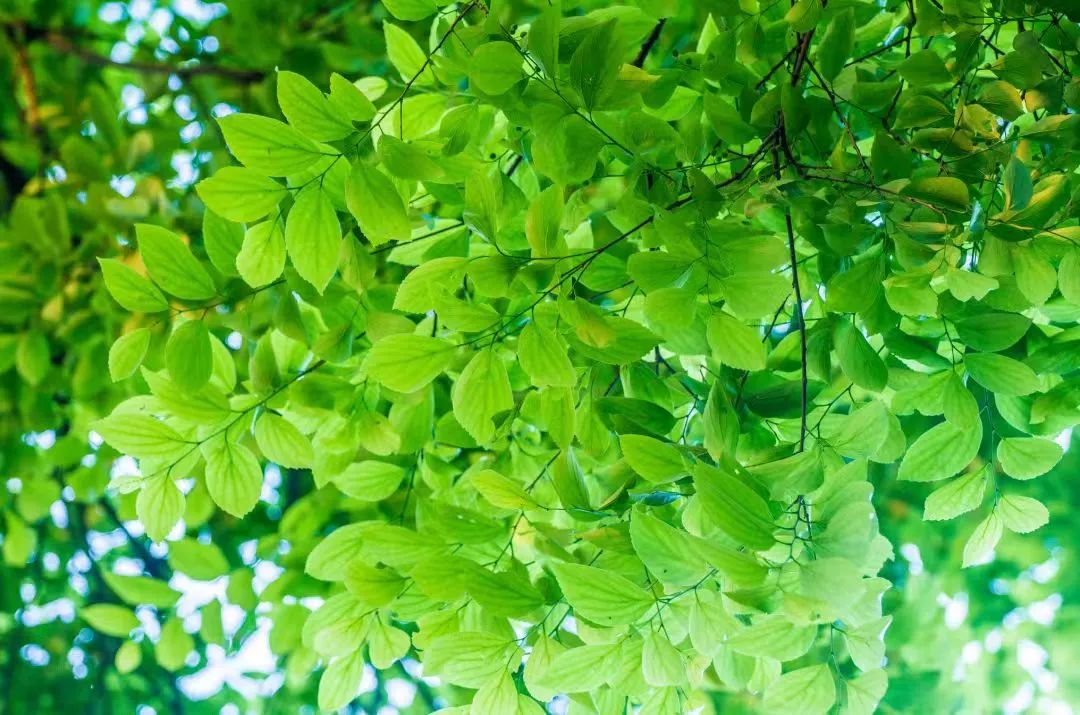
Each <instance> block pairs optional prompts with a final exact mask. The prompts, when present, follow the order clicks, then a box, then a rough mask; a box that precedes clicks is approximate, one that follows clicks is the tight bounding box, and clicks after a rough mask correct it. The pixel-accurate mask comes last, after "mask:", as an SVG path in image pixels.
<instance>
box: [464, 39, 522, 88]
mask: <svg viewBox="0 0 1080 715" xmlns="http://www.w3.org/2000/svg"><path fill="white" fill-rule="evenodd" d="M521 63H522V59H521V55H520V54H519V53H518V51H517V49H515V48H514V46H513V45H512V44H510V43H509V42H502V41H498V42H486V43H484V44H483V45H480V46H479V47H477V48H476V49H475V50H474V51H473V53H472V57H471V58H470V59H469V81H470V82H471V83H472V84H474V85H476V87H477V89H479V90H480V91H481V92H483V93H485V94H503V93H504V92H506V91H507V90H509V89H510V88H511V87H513V86H514V85H515V84H517V83H518V81H519V80H520V79H521V78H522V76H523V73H522V70H521Z"/></svg>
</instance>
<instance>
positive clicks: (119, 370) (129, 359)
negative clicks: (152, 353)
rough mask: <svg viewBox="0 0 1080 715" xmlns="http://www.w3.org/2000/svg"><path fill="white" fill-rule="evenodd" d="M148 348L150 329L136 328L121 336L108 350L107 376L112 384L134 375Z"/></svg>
mask: <svg viewBox="0 0 1080 715" xmlns="http://www.w3.org/2000/svg"><path fill="white" fill-rule="evenodd" d="M149 347H150V329H149V328H138V329H136V330H132V331H131V332H130V333H127V334H125V335H121V336H120V337H119V338H117V339H116V342H114V343H113V344H112V347H110V348H109V376H110V377H112V379H113V382H119V381H120V380H124V379H127V378H129V377H131V376H132V375H134V374H135V371H136V370H138V369H139V365H141V364H142V361H143V358H144V357H146V351H147V349H149Z"/></svg>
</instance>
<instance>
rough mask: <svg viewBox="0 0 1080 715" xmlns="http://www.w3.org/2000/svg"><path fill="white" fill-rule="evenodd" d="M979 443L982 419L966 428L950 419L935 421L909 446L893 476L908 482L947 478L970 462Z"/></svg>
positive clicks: (980, 440) (976, 451) (977, 450)
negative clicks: (947, 420) (949, 420)
mask: <svg viewBox="0 0 1080 715" xmlns="http://www.w3.org/2000/svg"><path fill="white" fill-rule="evenodd" d="M981 443H982V423H981V422H977V423H976V424H975V426H974V428H968V429H961V428H960V427H957V426H956V425H954V424H952V423H951V422H941V423H939V424H936V425H934V426H933V427H931V428H930V429H928V430H927V431H926V432H923V433H922V434H921V435H919V438H918V439H916V440H915V442H914V443H913V444H912V445H911V446H910V447H909V448H908V451H907V454H905V455H904V459H903V461H901V462H900V470H899V471H898V472H897V475H896V478H897V479H900V480H905V481H911V482H933V481H937V480H939V479H947V478H948V477H951V476H953V475H954V474H956V473H957V472H959V471H960V470H961V469H963V468H964V467H966V466H967V465H969V464H971V460H973V459H974V458H975V455H976V454H978V452H979V445H980V444H981Z"/></svg>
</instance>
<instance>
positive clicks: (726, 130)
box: [704, 92, 758, 146]
mask: <svg viewBox="0 0 1080 715" xmlns="http://www.w3.org/2000/svg"><path fill="white" fill-rule="evenodd" d="M704 100H705V116H706V117H708V119H709V123H710V124H712V128H713V131H715V132H716V135H717V136H718V137H720V139H722V140H723V141H725V142H727V143H728V144H733V145H736V146H738V145H741V144H745V143H747V142H749V141H750V140H752V139H755V138H756V137H757V134H758V133H757V130H756V129H754V128H753V127H752V126H750V125H749V124H747V123H746V121H745V120H744V119H743V118H742V116H741V115H740V114H739V113H738V111H736V109H735V108H734V107H733V106H731V104H729V103H728V102H727V100H725V99H723V98H722V97H721V95H719V94H716V93H714V92H707V93H706V94H705V96H704Z"/></svg>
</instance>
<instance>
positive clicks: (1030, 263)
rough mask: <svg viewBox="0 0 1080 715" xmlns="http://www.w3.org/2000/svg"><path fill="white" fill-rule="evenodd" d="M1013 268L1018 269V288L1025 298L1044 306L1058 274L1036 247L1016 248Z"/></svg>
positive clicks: (1052, 291)
mask: <svg viewBox="0 0 1080 715" xmlns="http://www.w3.org/2000/svg"><path fill="white" fill-rule="evenodd" d="M1013 266H1014V268H1015V269H1016V287H1017V288H1019V289H1020V292H1021V293H1023V294H1024V297H1025V298H1027V299H1028V300H1030V301H1031V303H1032V304H1033V305H1042V304H1043V303H1045V302H1046V301H1047V300H1049V299H1050V296H1051V295H1053V293H1054V284H1055V283H1056V280H1057V273H1056V271H1055V270H1054V267H1053V266H1052V265H1050V261H1048V260H1046V259H1045V258H1043V256H1042V255H1041V254H1040V253H1039V251H1038V249H1037V248H1036V247H1035V246H1034V245H1030V246H1015V247H1014V250H1013Z"/></svg>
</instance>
